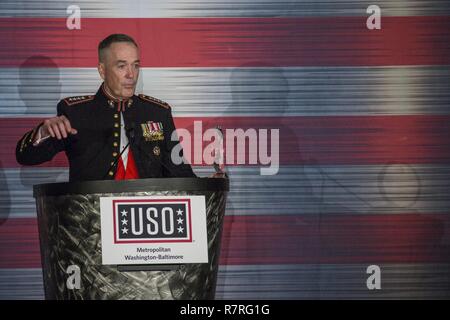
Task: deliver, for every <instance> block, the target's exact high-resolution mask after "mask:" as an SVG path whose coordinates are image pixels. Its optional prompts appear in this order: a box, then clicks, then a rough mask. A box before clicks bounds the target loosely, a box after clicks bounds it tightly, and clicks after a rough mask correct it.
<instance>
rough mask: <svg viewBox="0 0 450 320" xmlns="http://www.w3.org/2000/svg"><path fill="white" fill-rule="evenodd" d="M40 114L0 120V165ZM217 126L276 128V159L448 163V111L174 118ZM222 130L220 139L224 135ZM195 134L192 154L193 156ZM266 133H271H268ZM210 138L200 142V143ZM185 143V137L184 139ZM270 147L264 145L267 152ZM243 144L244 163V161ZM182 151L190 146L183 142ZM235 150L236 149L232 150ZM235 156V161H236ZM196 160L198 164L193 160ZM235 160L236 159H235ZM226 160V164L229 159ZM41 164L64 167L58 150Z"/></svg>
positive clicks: (188, 124) (182, 123) (9, 161)
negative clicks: (404, 114) (278, 131)
mask: <svg viewBox="0 0 450 320" xmlns="http://www.w3.org/2000/svg"><path fill="white" fill-rule="evenodd" d="M40 121H42V119H31V118H22V119H20V118H19V119H17V118H12V119H7V118H3V119H0V145H1V146H2V148H1V149H0V156H1V161H2V166H3V168H11V167H18V166H19V165H18V164H17V163H16V160H15V147H16V142H17V141H18V140H19V138H20V137H21V136H22V135H23V134H24V133H25V131H27V130H29V129H30V128H32V127H33V126H35V125H36V124H38V123H39V122H40ZM194 121H202V127H203V130H205V129H206V128H212V127H215V126H216V125H221V126H222V128H223V129H224V131H225V133H226V130H227V129H235V128H242V129H245V130H246V129H248V128H255V129H273V128H279V129H280V137H279V150H280V164H281V165H284V164H291V165H296V164H332V165H339V164H349V165H350V164H352V165H355V164H356V165H358V164H361V165H363V164H386V163H404V164H432V163H449V162H450V140H449V139H448V137H450V116H448V115H447V116H430V115H408V116H320V117H284V118H283V117H278V118H276V117H226V118H176V119H175V123H176V126H177V128H187V129H188V130H189V131H190V132H194V130H193V128H194V125H193V123H194ZM226 136H227V135H225V139H226ZM194 137H195V136H194V134H192V139H191V148H190V149H191V159H193V160H194V159H195V157H194V151H195V150H196V149H195V145H194V140H193V139H194ZM269 137H270V135H269ZM207 144H209V142H206V143H204V145H207ZM183 145H184V146H186V142H184V143H183ZM270 147H271V146H269V147H268V150H269V151H270ZM248 150H249V146H248V143H247V146H246V157H245V158H246V159H247V162H246V164H249V161H248V159H249V157H248V153H249V152H248ZM185 152H186V153H189V149H188V148H187V147H185ZM236 153H237V149H236V148H235V154H236ZM236 159H237V158H236V156H235V160H236ZM194 164H195V165H197V164H199V163H196V162H194ZM234 164H236V162H234ZM229 165H230V164H229ZM43 166H45V167H66V166H68V164H67V160H66V157H65V155H64V154H60V155H58V156H57V157H55V159H54V160H53V161H51V162H48V163H46V164H43Z"/></svg>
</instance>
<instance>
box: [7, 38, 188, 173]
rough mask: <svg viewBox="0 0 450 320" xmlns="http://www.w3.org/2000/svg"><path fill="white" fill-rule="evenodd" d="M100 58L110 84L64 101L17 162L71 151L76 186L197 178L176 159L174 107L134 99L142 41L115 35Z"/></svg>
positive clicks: (26, 139) (30, 135) (21, 146)
mask: <svg viewBox="0 0 450 320" xmlns="http://www.w3.org/2000/svg"><path fill="white" fill-rule="evenodd" d="M98 55H99V64H98V71H99V74H100V76H101V78H102V79H103V81H104V82H103V83H102V85H101V86H100V88H99V89H98V91H97V93H96V94H95V95H88V96H77V97H69V98H65V99H63V100H61V101H60V102H59V104H58V106H57V116H56V117H53V118H50V119H47V120H45V121H44V122H42V123H41V124H39V125H38V126H37V127H36V128H34V129H33V130H30V131H29V132H27V133H26V134H25V135H24V136H23V137H22V139H20V140H19V142H18V143H17V148H16V158H17V162H18V163H20V164H22V165H37V164H40V163H43V162H46V161H49V160H51V159H52V158H53V157H54V156H55V155H56V154H57V153H58V152H60V151H65V152H66V154H67V157H68V159H69V165H70V181H86V180H105V179H116V180H119V179H138V178H154V177H195V175H194V173H193V172H192V169H191V166H190V165H189V164H184V163H182V164H180V165H175V164H174V163H173V161H172V159H171V151H172V149H173V148H174V147H175V146H176V145H177V144H178V141H172V139H171V136H172V132H173V131H174V130H175V126H174V122H173V118H172V113H171V108H170V106H169V105H168V104H167V103H165V102H163V101H161V100H158V99H156V98H153V97H150V96H146V95H142V94H140V95H138V96H136V95H134V93H135V89H136V83H137V79H138V76H139V62H140V61H139V48H138V45H137V44H136V42H135V41H134V40H133V39H132V38H131V37H129V36H127V35H123V34H113V35H110V36H108V37H107V38H105V39H104V40H103V41H102V42H100V44H99V47H98ZM127 146H128V147H127ZM179 156H182V152H180V153H179Z"/></svg>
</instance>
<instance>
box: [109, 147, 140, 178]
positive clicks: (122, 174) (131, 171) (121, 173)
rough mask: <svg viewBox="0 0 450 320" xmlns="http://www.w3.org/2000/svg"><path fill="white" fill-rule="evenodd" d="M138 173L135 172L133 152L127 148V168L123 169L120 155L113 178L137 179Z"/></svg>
mask: <svg viewBox="0 0 450 320" xmlns="http://www.w3.org/2000/svg"><path fill="white" fill-rule="evenodd" d="M138 178H139V174H138V172H137V168H136V163H135V162H134V157H133V153H132V152H131V149H129V150H128V160H127V169H126V170H125V168H124V166H123V161H122V157H120V159H119V164H118V166H117V172H116V176H115V177H114V179H115V180H128V179H138Z"/></svg>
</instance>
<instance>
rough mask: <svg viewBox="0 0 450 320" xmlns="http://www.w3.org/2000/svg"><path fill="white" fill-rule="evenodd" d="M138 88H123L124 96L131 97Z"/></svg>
mask: <svg viewBox="0 0 450 320" xmlns="http://www.w3.org/2000/svg"><path fill="white" fill-rule="evenodd" d="M135 89H136V88H123V90H122V97H124V98H131V97H132V96H133V95H134V91H135Z"/></svg>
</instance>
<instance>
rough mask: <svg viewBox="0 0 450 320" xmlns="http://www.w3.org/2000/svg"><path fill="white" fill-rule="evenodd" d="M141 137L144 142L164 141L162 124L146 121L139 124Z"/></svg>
mask: <svg viewBox="0 0 450 320" xmlns="http://www.w3.org/2000/svg"><path fill="white" fill-rule="evenodd" d="M141 127H142V136H143V137H144V139H145V141H161V140H164V133H163V125H162V122H153V121H148V122H146V123H142V124H141Z"/></svg>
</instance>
